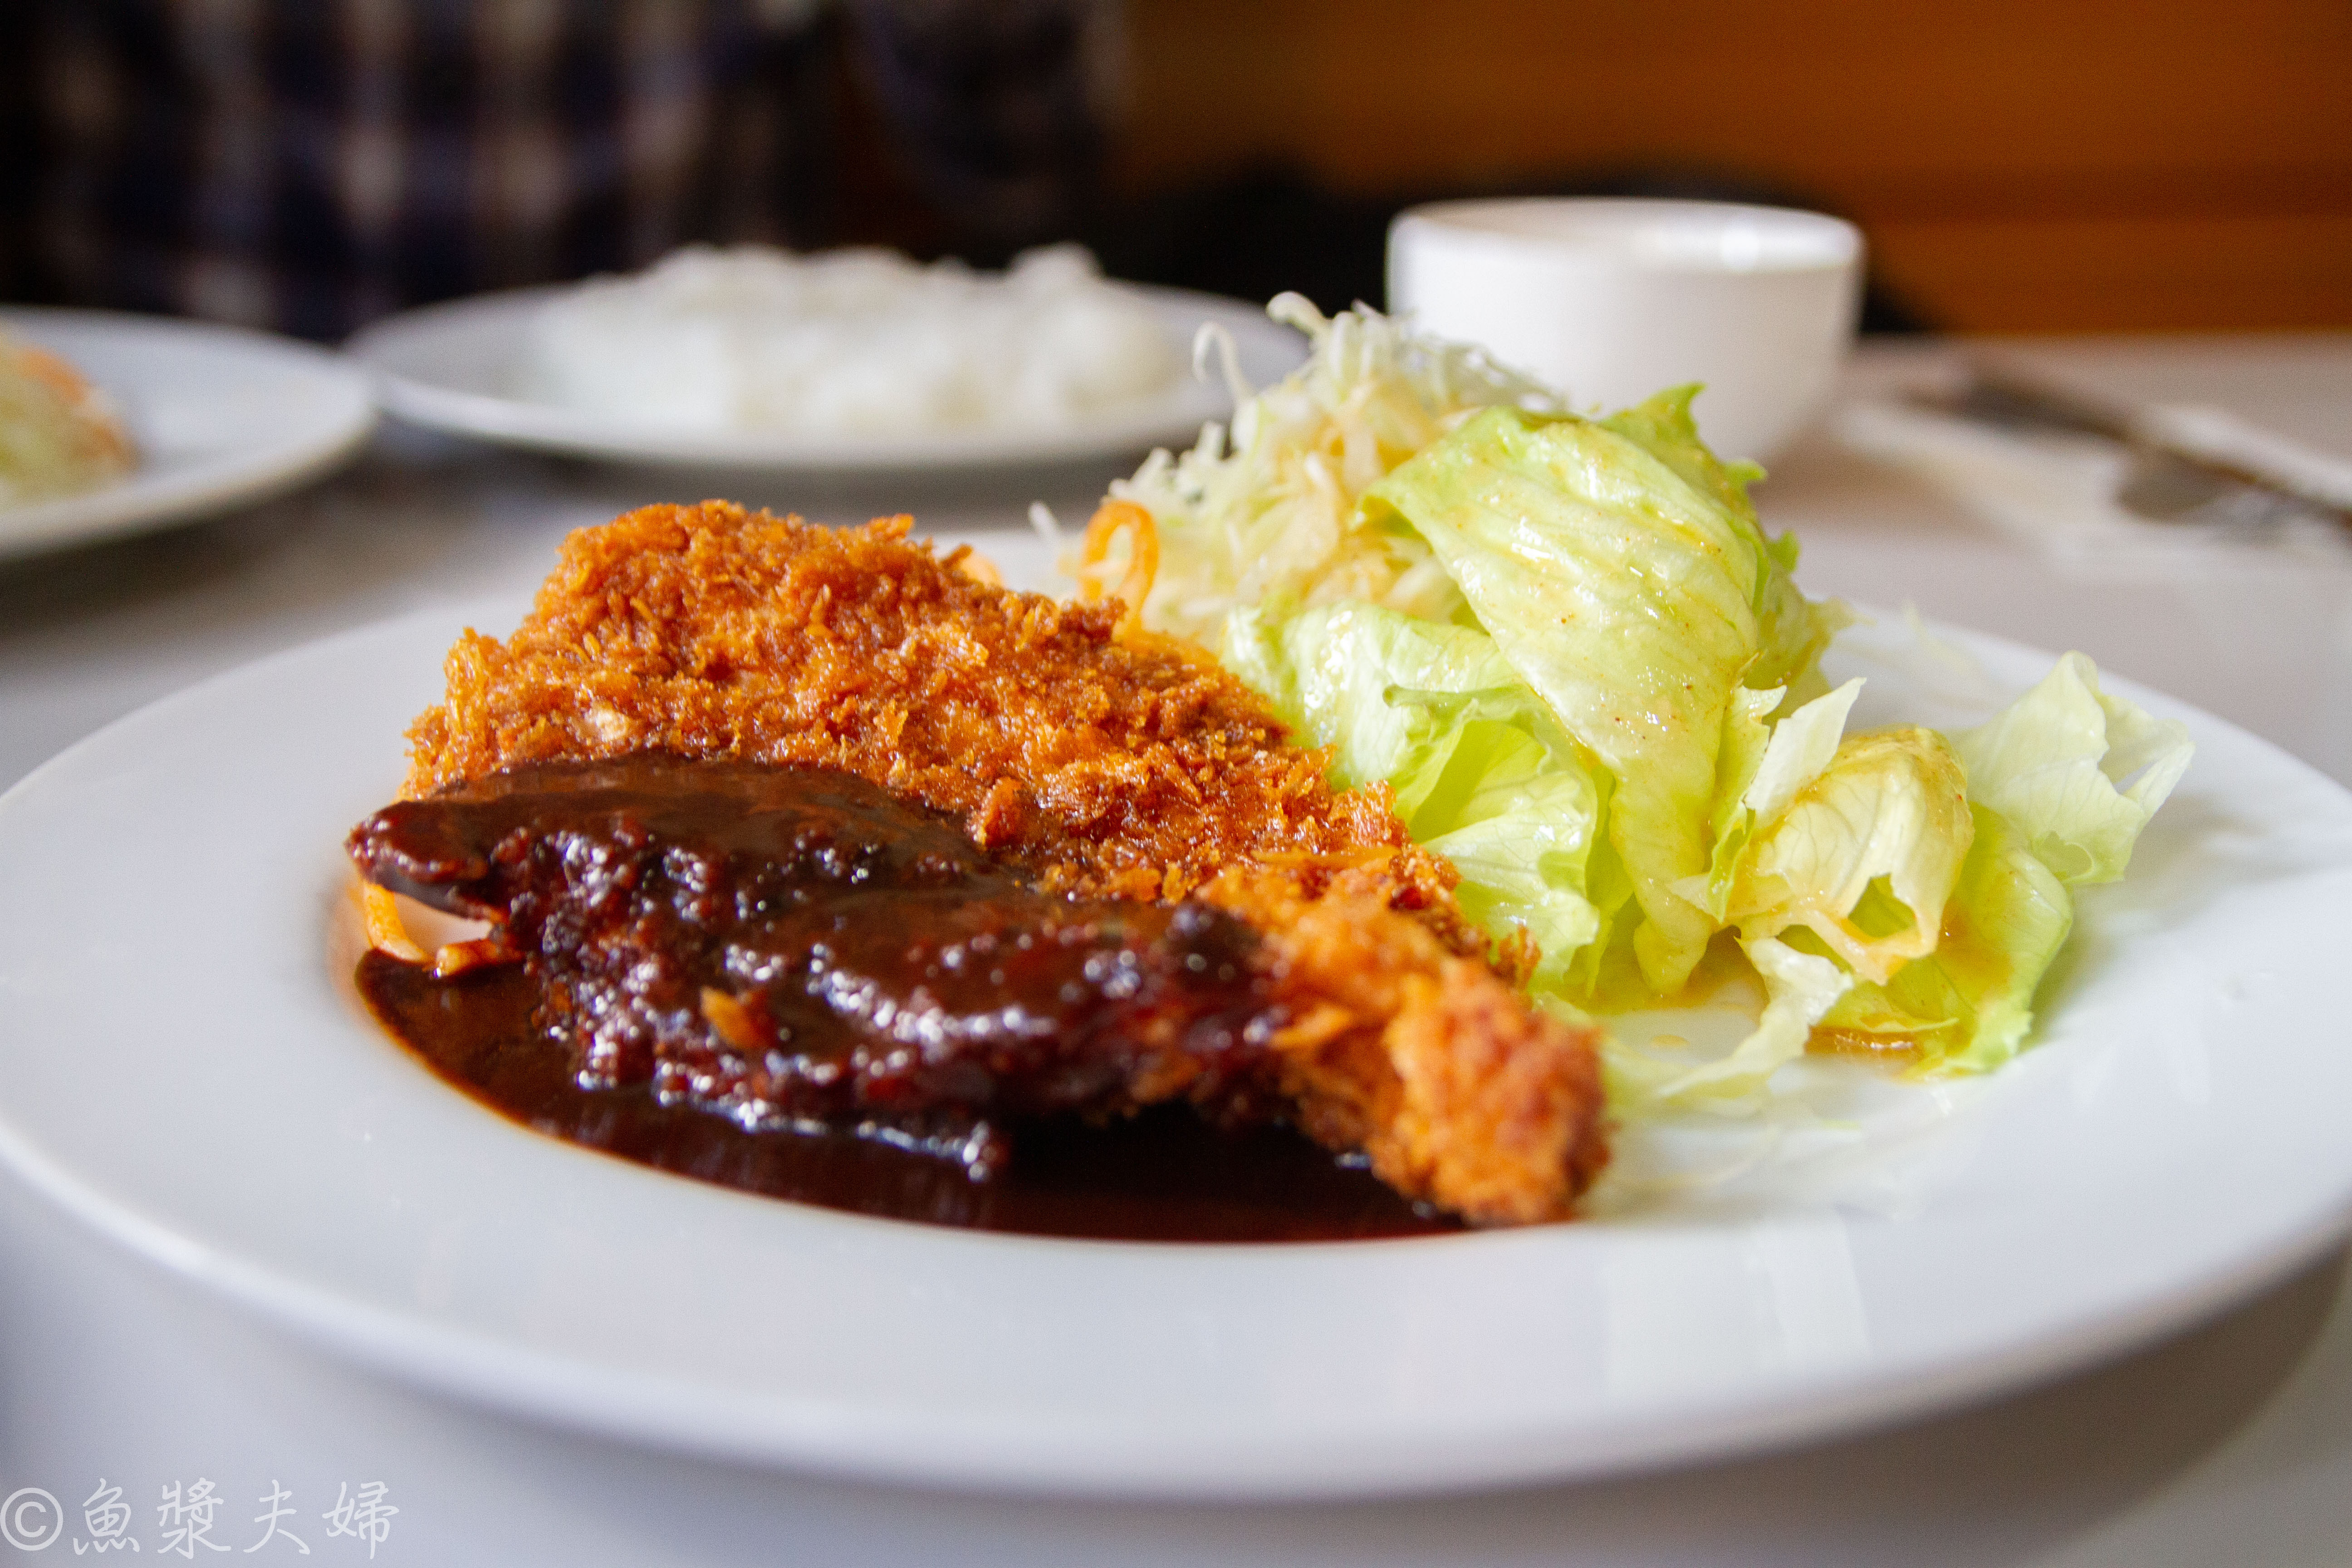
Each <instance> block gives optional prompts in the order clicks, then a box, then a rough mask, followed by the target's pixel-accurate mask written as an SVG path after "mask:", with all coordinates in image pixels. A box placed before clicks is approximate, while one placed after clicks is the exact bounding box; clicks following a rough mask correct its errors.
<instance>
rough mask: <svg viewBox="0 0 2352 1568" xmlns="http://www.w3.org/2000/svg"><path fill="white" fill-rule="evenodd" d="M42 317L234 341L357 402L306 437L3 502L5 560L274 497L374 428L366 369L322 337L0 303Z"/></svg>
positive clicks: (329, 464)
mask: <svg viewBox="0 0 2352 1568" xmlns="http://www.w3.org/2000/svg"><path fill="white" fill-rule="evenodd" d="M44 325H53V326H56V327H58V328H61V329H64V330H65V331H68V332H104V333H110V334H121V335H122V336H124V337H125V339H126V341H128V342H132V343H136V342H138V341H139V340H140V339H142V338H144V339H147V340H148V341H150V342H153V341H156V340H163V339H172V340H176V341H178V342H182V343H187V344H196V345H203V344H205V343H207V342H209V343H215V344H223V345H228V346H229V347H230V350H231V352H234V353H238V354H241V355H244V356H247V358H249V359H251V358H261V359H265V360H275V361H277V362H278V363H279V364H282V365H285V366H299V369H300V373H301V374H303V375H305V376H307V377H309V378H310V379H312V380H313V381H314V382H315V383H316V384H320V385H321V386H323V385H327V384H335V385H336V386H337V387H338V388H339V389H340V390H341V393H342V394H343V395H345V396H346V397H347V398H348V399H349V400H350V402H349V406H347V407H346V408H345V409H344V410H343V411H342V412H341V415H340V416H339V417H338V419H337V420H335V421H333V422H331V423H330V424H329V425H328V426H324V427H322V428H321V429H320V430H318V431H315V432H312V433H310V434H309V435H306V436H305V437H302V438H301V439H299V440H288V441H283V442H278V443H274V444H273V443H266V442H265V443H253V444H248V445H247V447H245V448H242V449H239V450H236V451H232V452H228V453H222V454H215V455H210V456H207V457H206V458H203V459H202V460H200V461H199V462H198V463H196V464H194V465H192V466H191V468H190V469H189V470H186V471H183V472H181V473H178V474H176V475H172V476H168V477H166V476H156V475H146V476H142V473H141V471H140V470H139V469H137V468H133V469H132V470H131V472H130V473H129V474H127V475H125V476H124V477H123V478H122V479H119V480H117V481H115V482H113V483H110V484H107V485H103V486H100V487H99V488H98V489H92V490H84V491H80V492H78V493H76V494H73V495H68V496H58V497H54V498H51V499H49V500H39V501H31V502H27V503H26V504H24V505H20V506H14V507H7V508H5V509H0V563H5V562H8V561H12V560H16V559H17V558H20V557H26V556H33V555H38V554H44V553H47V552H52V551H57V550H64V549H70V548H72V547H74V546H77V545H81V544H95V543H100V542H104V541H107V540H112V539H122V538H128V537H131V536H132V535H136V534H141V533H147V532H152V531H159V530H162V529H166V528H171V527H174V526H179V525H182V524H186V523H193V522H197V521H202V520H204V519H205V518H207V517H212V516H215V515H217V514H219V513H221V512H224V511H227V510H232V509H234V508H236V507H240V506H247V505H257V504H258V503H260V502H262V501H266V500H272V499H275V498H276V497H278V496H281V495H285V494H288V493H289V492H291V491H293V490H297V489H301V488H303V487H304V486H306V485H309V484H310V483H312V482H314V481H316V480H318V479H324V478H325V477H326V476H328V475H329V474H331V473H333V472H335V471H336V470H337V469H339V468H342V467H343V466H344V465H345V464H346V463H348V462H349V461H350V460H351V459H352V458H354V457H356V456H357V455H358V453H359V451H360V449H361V447H363V446H365V445H366V443H367V440H368V438H369V437H370V436H371V435H373V432H374V430H375V426H376V422H377V419H378V417H379V410H378V407H377V402H376V397H375V392H374V388H373V385H372V384H370V382H369V380H368V378H367V376H366V375H365V374H363V373H362V372H361V371H360V370H359V369H358V368H357V367H356V366H354V365H353V364H352V363H350V362H349V361H348V360H346V359H344V358H343V356H342V355H341V354H340V353H336V352H335V351H334V350H331V349H327V348H321V347H320V346H319V345H318V344H316V343H309V342H302V341H301V340H299V339H296V338H289V337H285V336H282V335H280V334H278V333H274V332H266V331H257V330H254V329H251V328H247V327H237V326H231V325H228V324H226V323H224V322H219V321H196V320H193V319H190V318H185V317H179V316H162V315H149V314H143V313H141V312H138V311H132V310H85V309H81V308H79V307H74V306H61V305H18V304H6V305H0V326H9V327H18V328H21V327H25V326H32V327H35V328H38V327H41V326H44Z"/></svg>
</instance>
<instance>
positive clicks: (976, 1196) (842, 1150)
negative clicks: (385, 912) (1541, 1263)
mask: <svg viewBox="0 0 2352 1568" xmlns="http://www.w3.org/2000/svg"><path fill="white" fill-rule="evenodd" d="M357 979H358V983H359V989H360V993H361V994H362V995H363V996H364V997H366V999H367V1003H368V1005H369V1007H370V1008H371V1009H372V1010H373V1012H374V1014H375V1016H377V1018H378V1019H380V1020H381V1021H382V1022H383V1025H384V1026H385V1027H386V1028H387V1029H389V1030H391V1032H392V1033H393V1034H394V1036H395V1037H398V1038H399V1039H400V1040H401V1041H402V1042H403V1043H404V1044H405V1045H406V1046H407V1047H409V1048H410V1049H411V1050H412V1051H414V1052H415V1054H416V1055H417V1056H418V1057H420V1058H423V1060H424V1061H425V1064H426V1065H427V1066H429V1067H431V1068H433V1070H434V1071H435V1072H436V1073H438V1074H439V1075H440V1076H441V1077H442V1078H443V1079H446V1080H447V1081H448V1082H450V1083H451V1084H454V1085H455V1086H456V1087H457V1088H458V1089H463V1090H464V1091H465V1092H466V1093H467V1094H468V1095H470V1096H471V1097H473V1098H474V1099H475V1100H478V1101H480V1102H481V1103H482V1104H484V1105H486V1106H488V1107H489V1108H490V1109H491V1110H496V1111H499V1112H500V1113H501V1114H503V1115H505V1116H507V1117H509V1118H510V1119H512V1120H513V1121H519V1122H521V1123H522V1124H523V1125H525V1126H528V1127H530V1128H533V1129H535V1130H537V1131H541V1132H544V1133H548V1134H551V1136H554V1137H558V1138H562V1139H564V1140H566V1141H567V1142H572V1143H577V1144H581V1145H583V1146H584V1147H587V1148H591V1149H598V1150H602V1151H604V1152H606V1153H610V1154H616V1155H619V1156H620V1157H621V1158H623V1159H626V1160H633V1161H635V1162H636V1163H639V1164H644V1165H651V1166H653V1167H655V1168H656V1169H658V1170H663V1171H669V1172H673V1173H677V1174H678V1175H682V1176H691V1177H693V1178H695V1179H696V1180H698V1181H704V1182H710V1183H714V1184H718V1185H719V1186H725V1187H733V1188H736V1189H738V1190H740V1191H743V1192H750V1193H759V1194H765V1195H767V1196H769V1197H775V1198H786V1199H790V1200H792V1201H793V1202H797V1203H807V1204H817V1205H823V1206H824V1207H826V1208H832V1209H841V1210H845V1211H847V1212H849V1213H852V1214H862V1215H879V1216H884V1217H887V1218H891V1219H903V1220H918V1221H922V1222H925V1223H928V1224H932V1225H951V1226H965V1227H968V1228H971V1229H975V1230H994V1231H1011V1232H1018V1233H1021V1234H1024V1235H1030V1236H1057V1237H1094V1238H1097V1239H1103V1240H1122V1241H1194V1242H1201V1241H1215V1242H1266V1241H1335V1240H1359V1239H1368V1238H1371V1237H1399V1236H1419V1235H1425V1234H1430V1233H1433V1232H1440V1231H1449V1230H1454V1229H1458V1228H1459V1226H1457V1225H1456V1224H1455V1223H1454V1221H1451V1220H1449V1219H1447V1218H1445V1217H1444V1215H1437V1214H1434V1213H1433V1212H1430V1211H1428V1210H1426V1209H1424V1208H1422V1207H1419V1206H1417V1205H1412V1204H1410V1203H1407V1202H1406V1201H1405V1200H1404V1199H1403V1198H1402V1197H1400V1196H1399V1195H1398V1194H1395V1193H1394V1192H1392V1191H1391V1190H1390V1189H1389V1188H1387V1187H1385V1186H1383V1185H1381V1183H1380V1182H1378V1181H1376V1180H1375V1179H1373V1177H1372V1176H1371V1175H1370V1173H1366V1172H1364V1171H1361V1170H1358V1169H1355V1168H1352V1167H1351V1166H1349V1165H1347V1164H1343V1163H1341V1162H1339V1161H1338V1160H1336V1159H1334V1158H1333V1157H1332V1156H1331V1155H1330V1154H1328V1153H1327V1152H1324V1151H1323V1150H1321V1149H1318V1148H1317V1147H1316V1146H1315V1145H1314V1144H1312V1143H1310V1142H1307V1140H1306V1139H1304V1138H1302V1137H1300V1136H1299V1135H1297V1133H1295V1132H1292V1131H1288V1130H1287V1129H1285V1128H1280V1127H1256V1128H1251V1129H1247V1130H1244V1131H1221V1130H1219V1129H1217V1128H1214V1127H1212V1126H1211V1125H1209V1124H1208V1123H1207V1122H1205V1121H1202V1119H1201V1118H1200V1117H1199V1116H1197V1115H1196V1114H1194V1113H1193V1112H1192V1110H1190V1109H1189V1108H1186V1107H1182V1106H1171V1107H1162V1108H1157V1109H1154V1110H1147V1111H1145V1112H1143V1113H1142V1114H1140V1115H1139V1116H1136V1117H1133V1118H1131V1119H1129V1120H1126V1121H1120V1122H1118V1123H1116V1124H1114V1125H1111V1126H1108V1127H1094V1126H1089V1125H1087V1123H1085V1122H1083V1121H1078V1120H1077V1119H1076V1118H1063V1119H1053V1120H1040V1121H1034V1122H1029V1123H1025V1124H1023V1125H1022V1126H1020V1127H1018V1128H1017V1129H1016V1130H1015V1131H1014V1133H1013V1157H1012V1160H1011V1162H1010V1163H1009V1164H1008V1165H1007V1166H1006V1168H1005V1169H1003V1171H1001V1172H999V1173H997V1174H996V1175H995V1176H994V1177H993V1178H992V1179H991V1180H988V1181H984V1182H982V1181H974V1180H972V1179H971V1177H970V1176H969V1175H968V1174H967V1173H965V1171H964V1170H963V1168H962V1167H961V1166H960V1165H957V1164H955V1163H951V1162H950V1161H947V1160H942V1159H940V1158H938V1157H937V1156H935V1155H928V1154H919V1153H912V1152H907V1151H905V1150H901V1149H898V1148H895V1147H893V1146H892V1145H890V1144H888V1143H887V1142H880V1141H878V1140H876V1139H873V1138H860V1137H856V1136H855V1135H853V1134H851V1133H847V1132H834V1133H811V1132H795V1131H769V1132H747V1131H744V1130H743V1129H742V1128H740V1126H738V1125H737V1124H736V1123H734V1122H732V1121H729V1120H727V1119H726V1118H725V1117H722V1116H717V1115H713V1114H711V1113H710V1112H709V1111H706V1110H697V1109H695V1108H694V1107H692V1106H690V1105H686V1104H664V1103H663V1102H662V1101H661V1100H658V1099H656V1097H655V1095H654V1094H653V1092H652V1090H651V1089H649V1088H647V1087H646V1086H645V1085H642V1084H639V1085H632V1086H628V1087H625V1088H619V1089H583V1088H581V1087H580V1085H579V1083H578V1082H577V1081H576V1079H574V1076H573V1073H572V1063H571V1060H570V1053H569V1052H568V1051H567V1050H566V1048H565V1047H562V1045H560V1044H559V1043H558V1042H556V1041H554V1040H552V1039H551V1038H549V1037H547V1036H546V1034H545V1033H544V1032H543V1031H542V1030H541V1029H540V1028H539V1027H538V1026H536V1025H535V1024H534V1022H533V1020H532V1010H533V1006H534V1003H535V994H534V990H533V987H532V985H531V983H530V979H529V977H528V976H527V975H526V974H525V973H524V972H523V970H522V968H521V967H520V965H508V966H503V967H499V968H491V969H483V970H476V971H474V972H472V973H467V974H461V975H458V976H457V977H455V978H452V979H447V980H440V979H436V978H435V977H434V975H433V974H432V973H431V972H430V971H429V970H426V969H424V968H421V967H418V966H416V965H413V964H406V963H399V962H397V961H396V960H394V959H390V958H387V957H385V956H383V954H382V953H378V952H370V953H368V954H367V955H366V956H365V957H363V958H362V960H361V961H360V966H359V973H358V975H357Z"/></svg>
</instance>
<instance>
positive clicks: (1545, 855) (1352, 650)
mask: <svg viewBox="0 0 2352 1568" xmlns="http://www.w3.org/2000/svg"><path fill="white" fill-rule="evenodd" d="M1220 657H1221V658H1223V660H1224V662H1225V665H1226V667H1227V668H1230V669H1232V670H1233V671H1234V673H1235V674H1237V675H1239V676H1240V677H1241V678H1242V679H1244V680H1245V681H1248V682H1249V683H1250V684H1251V685H1252V686H1254V687H1255V688H1256V689H1258V690H1259V691H1260V692H1261V693H1263V694H1264V695H1265V697H1266V699H1267V700H1268V701H1269V702H1271V703H1272V704H1273V706H1274V709H1275V711H1276V713H1277V714H1278V715H1279V716H1280V717H1282V718H1283V719H1284V720H1285V721H1287V722H1288V723H1290V724H1291V725H1292V726H1293V727H1295V728H1296V729H1297V730H1298V731H1301V732H1302V733H1303V734H1304V735H1305V736H1306V737H1307V738H1308V739H1310V740H1311V741H1313V742H1316V743H1318V744H1322V745H1328V746H1330V747H1331V748H1332V749H1333V755H1332V763H1331V778H1332V781H1333V782H1334V783H1335V784H1339V785H1340V786H1341V787H1343V788H1356V787H1360V786H1361V785H1364V784H1375V783H1385V784H1389V785H1390V786H1391V788H1392V789H1393V790H1394V791H1395V794H1396V809H1397V815H1398V816H1399V817H1400V818H1401V819H1402V821H1403V823H1404V826H1405V829H1406V831H1407V832H1409V833H1411V834H1412V837H1413V841H1414V842H1415V843H1417V844H1420V845H1422V846H1423V847H1425V848H1428V849H1430V850H1432V851H1433V852H1435V853H1437V854H1440V855H1443V856H1444V857H1445V858H1447V859H1449V860H1451V861H1452V862H1453V863H1454V868H1455V869H1456V870H1457V871H1459V872H1460V873H1461V874H1462V881H1461V883H1460V885H1459V886H1458V887H1457V888H1456V889H1454V892H1455V897H1456V898H1457V899H1458V900H1460V902H1461V905H1462V909H1463V911H1464V912H1465V914H1467V915H1469V916H1470V918H1471V919H1473V920H1475V921H1478V922H1479V923H1480V925H1482V926H1483V927H1484V928H1485V929H1486V931H1488V932H1489V933H1490V934H1492V935H1493V936H1495V937H1496V938H1497V939H1498V940H1499V939H1501V938H1504V937H1507V936H1509V935H1510V934H1511V933H1512V932H1513V931H1514V930H1515V929H1517V928H1518V927H1521V926H1524V927H1525V928H1526V929H1527V931H1528V934H1529V935H1530V936H1532V937H1533V938H1534V939H1535V941H1536V942H1537V943H1538V947H1539V949H1540V950H1541V962H1540V964H1539V966H1538V970H1537V972H1536V975H1535V983H1536V984H1538V985H1539V986H1546V987H1551V988H1557V987H1559V986H1561V985H1562V984H1565V977H1566V975H1567V973H1568V972H1569V970H1570V966H1571V965H1572V963H1574V961H1575V960H1576V958H1577V956H1578V954H1579V953H1580V952H1581V951H1582V950H1583V949H1584V948H1586V947H1587V946H1588V945H1589V944H1591V942H1593V941H1594V939H1595V937H1596V936H1598V935H1599V933H1600V931H1601V911H1600V910H1596V909H1595V908H1594V906H1593V904H1592V902H1591V900H1589V899H1588V898H1587V896H1586V877H1587V871H1588V868H1589V862H1590V859H1591V852H1592V848H1593V845H1594V840H1595V838H1596V837H1597V836H1598V828H1599V825H1600V822H1601V792H1600V789H1599V787H1598V785H1597V784H1596V783H1595V781H1594V777H1593V773H1592V771H1591V768H1590V767H1589V766H1588V764H1587V763H1586V761H1585V760H1584V758H1583V757H1582V756H1581V755H1580V752H1579V751H1578V749H1577V748H1576V746H1575V745H1574V743H1573V742H1571V741H1570V740H1569V738H1568V737H1567V735H1566V734H1565V733H1564V732H1563V731H1561V730H1560V729H1559V725H1558V724H1557V723H1555V722H1554V721H1553V720H1552V718H1551V715H1550V713H1549V710H1547V709H1546V708H1545V707H1544V705H1543V703H1542V702H1541V701H1539V700H1538V699H1537V698H1536V696H1535V694H1534V693H1533V692H1532V691H1530V690H1528V688H1527V686H1526V684H1525V683H1524V682H1523V681H1521V680H1520V679H1519V678H1518V675H1517V672H1516V671H1515V670H1514V669H1513V668H1512V667H1511V665H1510V663H1509V661H1508V660H1507V659H1505V658H1503V657H1502V655H1501V654H1500V653H1499V652H1498V651H1497V650H1496V647H1495V646H1494V642H1493V639H1492V638H1490V637H1487V636H1486V634H1485V633H1483V632H1481V631H1478V630H1476V629H1475V627H1465V626H1444V625H1440V624H1437V623H1434V622H1430V621H1423V620H1418V619H1416V618H1414V617H1412V616H1405V615H1401V614H1399V613H1397V612H1395V611H1393V610H1387V609H1382V608H1380V607H1378V606H1376V605H1311V606H1308V607H1307V608H1304V609H1296V610H1291V611H1288V612H1284V611H1280V610H1276V609H1272V608H1269V607H1266V606H1258V607H1255V608H1244V609H1240V610H1236V611H1234V613H1233V615H1232V616H1229V617H1228V619H1227V621H1226V624H1225V636H1224V644H1223V648H1222V649H1221V653H1220Z"/></svg>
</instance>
